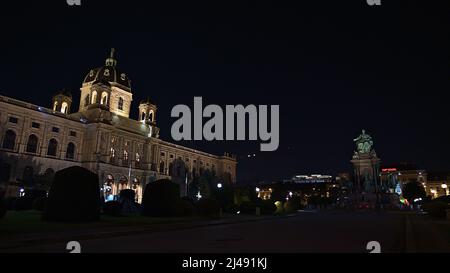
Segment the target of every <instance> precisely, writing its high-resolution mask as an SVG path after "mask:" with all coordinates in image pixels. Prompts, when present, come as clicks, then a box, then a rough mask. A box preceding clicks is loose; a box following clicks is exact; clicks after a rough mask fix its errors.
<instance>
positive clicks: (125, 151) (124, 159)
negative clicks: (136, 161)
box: [122, 150, 128, 166]
mask: <svg viewBox="0 0 450 273" xmlns="http://www.w3.org/2000/svg"><path fill="white" fill-rule="evenodd" d="M122 163H123V165H125V166H128V151H127V150H124V151H123V160H122Z"/></svg>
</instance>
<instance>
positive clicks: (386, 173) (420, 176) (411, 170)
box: [381, 163, 428, 193]
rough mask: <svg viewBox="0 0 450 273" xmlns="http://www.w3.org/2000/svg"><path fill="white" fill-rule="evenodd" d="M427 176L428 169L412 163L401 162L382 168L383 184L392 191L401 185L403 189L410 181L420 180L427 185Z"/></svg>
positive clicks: (423, 184)
mask: <svg viewBox="0 0 450 273" xmlns="http://www.w3.org/2000/svg"><path fill="white" fill-rule="evenodd" d="M427 176H428V174H427V171H426V170H424V169H421V168H418V167H417V166H416V165H415V164H412V163H400V164H395V165H389V166H383V167H382V168H381V184H382V185H383V187H384V188H386V189H389V190H390V191H391V192H392V193H394V191H396V190H398V189H399V187H400V189H403V188H404V185H405V184H406V183H408V182H419V183H421V184H422V186H424V187H426V186H427Z"/></svg>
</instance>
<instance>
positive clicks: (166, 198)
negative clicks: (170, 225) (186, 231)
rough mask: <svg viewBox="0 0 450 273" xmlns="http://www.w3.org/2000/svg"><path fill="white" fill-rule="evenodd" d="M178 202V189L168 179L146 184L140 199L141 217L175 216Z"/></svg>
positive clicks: (176, 185)
mask: <svg viewBox="0 0 450 273" xmlns="http://www.w3.org/2000/svg"><path fill="white" fill-rule="evenodd" d="M178 200H180V187H179V186H178V184H176V183H173V182H172V181H170V180H168V179H160V180H156V181H155V182H152V183H149V184H147V186H146V187H145V191H144V196H143V199H142V215H144V216H150V217H151V216H153V217H169V216H175V215H176V214H177V209H176V204H177V202H178Z"/></svg>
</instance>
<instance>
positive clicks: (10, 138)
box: [3, 130, 16, 150]
mask: <svg viewBox="0 0 450 273" xmlns="http://www.w3.org/2000/svg"><path fill="white" fill-rule="evenodd" d="M15 146H16V133H15V132H14V131H13V130H8V131H6V133H5V138H4V139H3V149H8V150H14V147H15Z"/></svg>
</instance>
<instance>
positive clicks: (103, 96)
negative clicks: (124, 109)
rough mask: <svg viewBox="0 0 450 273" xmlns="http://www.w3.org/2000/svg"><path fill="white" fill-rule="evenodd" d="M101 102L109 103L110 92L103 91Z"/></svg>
mask: <svg viewBox="0 0 450 273" xmlns="http://www.w3.org/2000/svg"><path fill="white" fill-rule="evenodd" d="M101 104H103V105H106V104H108V93H106V92H103V93H102V100H101Z"/></svg>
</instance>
